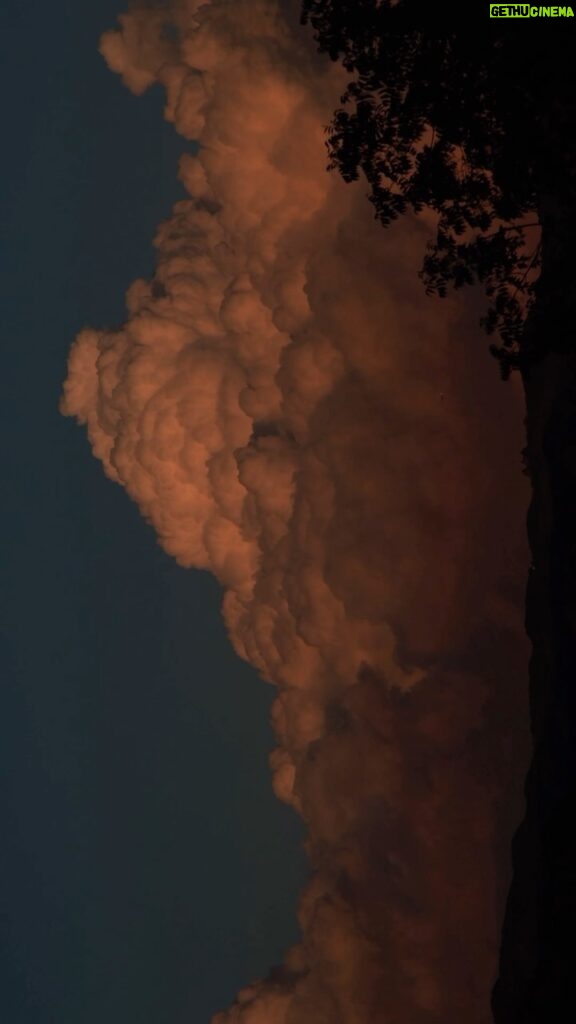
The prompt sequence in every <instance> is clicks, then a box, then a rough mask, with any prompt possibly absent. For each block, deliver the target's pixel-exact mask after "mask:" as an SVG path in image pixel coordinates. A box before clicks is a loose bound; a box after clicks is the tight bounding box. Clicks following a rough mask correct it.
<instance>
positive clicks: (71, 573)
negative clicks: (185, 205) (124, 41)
mask: <svg viewBox="0 0 576 1024" xmlns="http://www.w3.org/2000/svg"><path fill="white" fill-rule="evenodd" d="M120 2H121V0H82V2H81V3H78V0H67V2H60V3H57V4H56V5H51V4H47V3H46V2H45V0H33V2H29V3H26V4H22V3H21V0H6V2H5V3H4V4H3V6H2V15H1V29H2V43H3V56H2V61H1V63H0V76H1V77H2V95H3V97H4V100H5V104H4V109H5V113H4V126H3V127H4V131H3V136H4V139H7V140H8V147H7V151H5V152H4V156H3V160H2V192H3V211H2V225H1V231H0V238H1V242H0V245H1V259H2V282H3V301H2V321H3V331H2V335H3V350H2V351H3V357H2V386H3V397H2V402H1V405H0V415H1V416H2V421H3V422H2V439H3V466H4V473H3V475H4V488H3V501H2V508H1V525H2V531H3V534H4V538H5V545H4V547H5V563H6V565H7V570H5V573H4V581H3V586H2V595H1V596H2V614H1V625H2V650H1V659H2V664H1V672H2V680H1V685H0V772H1V775H0V800H1V809H2V840H1V843H0V923H1V929H2V934H1V936H0V942H1V948H2V953H1V958H0V1019H1V1020H2V1021H5V1022H6V1024H51V1022H54V1024H102V1022H103V1021H106V1022H107V1024H127V1022H129V1024H132V1022H137V1024H184V1022H186V1024H190V1021H191V1020H194V1021H197V1022H198V1024H201V1022H202V1021H207V1020H208V1018H209V1015H210V1014H211V1013H212V1012H214V1011H215V1010H216V1009H218V1008H223V1007H224V1006H226V1005H227V1004H228V1002H229V1001H230V1000H231V999H232V998H233V997H234V995H235V993H236V990H237V989H238V987H240V986H242V985H244V984H246V983H248V982H249V981H250V980H252V979H253V978H254V977H255V976H258V975H259V974H262V973H264V972H265V971H266V970H267V969H268V967H269V965H270V964H271V963H273V962H277V961H278V960H279V959H280V958H281V955H282V952H283V951H284V949H285V947H286V945H287V944H289V943H290V942H292V941H294V940H295V938H296V935H297V932H296V925H295V908H296V898H297V892H298V889H299V887H300V884H301V881H302V878H303V877H304V871H305V867H304V856H303V853H302V850H301V848H300V840H301V832H300V827H299V824H298V822H297V821H296V820H295V818H294V816H293V815H292V814H291V813H290V812H289V811H288V810H287V809H286V808H284V807H283V806H282V805H281V804H279V803H278V802H277V801H276V799H275V798H274V796H273V794H272V790H271V783H270V777H269V772H268V765H267V756H268V753H269V751H270V749H271V747H272V745H273V739H272V735H271V732H270V729H269V726H268V709H269V706H270V702H271V699H272V697H273V692H272V690H271V689H270V688H268V687H267V686H266V685H265V684H264V683H262V682H260V681H259V680H258V679H257V677H256V676H255V674H254V673H253V672H252V671H251V670H250V668H249V667H248V666H246V665H244V664H243V663H241V662H239V661H238V659H237V658H236V657H235V656H234V654H233V652H232V650H231V648H230V646H229V643H228V640H227V638H226V635H225V633H224V629H223V626H222V624H221V621H220V616H219V602H220V593H219V590H218V587H217V585H216V584H215V582H214V581H213V580H212V579H211V578H210V577H209V576H207V575H205V574H201V573H197V572H186V571H184V570H182V569H179V568H178V567H177V566H176V565H175V564H174V563H173V562H171V561H170V559H169V558H168V556H166V555H165V554H164V553H163V552H162V551H161V549H160V548H159V547H158V545H157V544H156V541H155V537H154V534H153V532H152V530H151V529H150V528H149V527H147V526H146V525H145V524H144V523H143V522H142V521H141V519H140V518H139V515H138V512H137V509H136V507H135V506H133V505H132V504H131V503H130V501H129V500H128V498H127V497H126V496H125V494H124V493H123V491H122V490H121V489H120V488H119V487H117V486H116V485H114V484H112V483H110V482H109V481H107V480H106V479H105V477H104V476H103V474H102V471H101V468H100V465H99V463H97V462H96V460H94V459H93V458H92V456H91V454H90V452H89V448H88V444H87V441H86V438H85V435H84V432H83V431H82V430H81V429H79V428H78V427H77V426H76V425H75V423H73V422H72V421H71V420H66V419H64V418H62V417H61V416H60V415H59V413H58V408H57V406H58V400H59V395H60V389H61V385H62V381H63V379H64V376H65V364H66V356H67V351H68V348H69V345H70V343H71V341H72V340H73V337H74V335H75V333H76V332H77V331H78V330H79V329H80V328H82V327H83V326H85V325H87V324H89V325H91V326H107V325H113V324H116V323H119V322H120V321H121V320H122V318H123V315H124V292H125V289H126V287H127V286H128V285H129V284H130V282H131V281H132V280H133V279H134V278H135V277H137V276H145V275H147V274H149V273H150V272H151V269H152V260H153V250H152V247H151V239H152V237H153V235H154V231H155V227H156V225H157V223H158V221H159V220H160V219H162V218H163V217H166V216H167V215H168V213H169V210H170V207H171V204H172V203H173V202H174V201H175V200H176V199H177V198H180V197H181V192H180V190H179V187H178V183H177V181H176V161H177V157H178V154H179V153H180V152H181V151H182V149H183V147H184V143H183V141H182V140H181V139H179V138H178V137H177V136H176V135H175V133H174V132H173V130H172V129H171V127H170V126H169V125H167V124H165V123H164V122H163V120H162V117H161V110H162V95H161V94H160V93H159V92H157V93H151V94H149V95H147V96H145V97H143V98H140V99H136V98H134V97H132V96H131V95H130V94H129V93H128V92H127V91H126V90H125V89H124V87H123V86H122V84H121V82H120V81H119V79H117V77H116V76H114V75H112V74H111V73H110V72H109V71H108V70H107V68H106V66H105V65H104V62H103V60H102V58H101V57H100V56H99V54H98V52H97V44H98V38H99V35H100V33H101V32H102V31H103V30H104V29H106V28H109V27H111V26H112V25H113V24H114V22H115V18H116V15H117V13H119V11H120V10H121V9H122V8H121V7H119V6H117V3H120Z"/></svg>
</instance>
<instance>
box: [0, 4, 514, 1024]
mask: <svg viewBox="0 0 576 1024" xmlns="http://www.w3.org/2000/svg"><path fill="white" fill-rule="evenodd" d="M297 10H298V4H297V3H295V2H292V0H285V2H283V3H278V2H276V0H212V2H211V3H208V4H205V5H203V6H201V7H200V8H199V4H198V3H197V2H196V0H173V2H168V3H165V4H162V5H161V10H160V9H159V8H155V7H154V5H152V4H150V3H148V2H142V3H140V4H135V5H134V8H133V10H132V13H131V14H130V16H129V17H126V18H124V20H123V21H122V25H121V32H120V33H108V34H107V35H106V36H105V38H104V41H103V44H102V52H103V55H104V57H105V58H106V62H107V63H108V65H109V68H110V69H111V70H108V69H107V68H106V65H105V62H104V61H103V60H102V57H101V56H99V55H98V53H97V45H98V38H99V36H100V34H101V32H102V31H103V30H105V29H110V28H113V27H114V24H115V19H116V15H117V14H118V13H119V11H118V9H117V8H115V7H113V6H112V5H110V7H109V8H108V7H106V8H104V7H103V5H102V4H98V12H97V13H96V5H94V13H93V15H92V16H90V14H89V11H88V9H86V8H84V10H83V11H82V13H79V12H78V11H77V10H75V9H74V8H72V5H70V10H64V9H63V8H61V7H60V8H59V10H58V13H56V14H54V13H53V12H51V14H50V18H48V15H47V14H46V13H45V12H44V10H43V8H42V7H40V6H39V7H38V11H37V12H35V14H34V13H32V11H30V9H28V10H27V12H26V15H22V14H20V13H18V8H17V7H16V6H15V5H14V9H13V11H12V15H11V20H10V28H11V31H12V32H13V34H14V39H15V42H14V45H13V47H11V52H12V53H13V54H14V55H15V57H14V60H15V67H14V69H12V71H11V70H10V68H9V67H7V66H5V67H4V68H3V73H4V74H8V82H7V84H6V85H5V94H7V95H9V94H10V92H9V90H11V91H14V87H13V85H11V84H10V83H12V82H15V81H17V82H19V83H21V91H16V95H15V100H14V110H13V111H12V113H11V116H13V118H14V127H13V134H14V137H15V143H14V152H17V153H18V154H19V157H18V160H15V162H14V166H13V168H12V169H11V173H13V181H12V182H11V194H12V198H11V202H10V203H9V204H8V215H9V229H10V230H9V233H8V235H7V238H8V252H9V253H10V264H9V265H10V268H11V269H10V270H9V273H7V274H6V275H5V276H6V277H7V278H9V281H8V285H9V287H8V294H9V295H10V302H11V306H10V307H8V310H9V312H8V315H9V332H8V336H9V337H10V339H11V342H12V346H13V347H12V348H11V352H12V353H13V355H12V356H11V363H10V366H9V368H8V369H9V373H11V374H13V378H14V379H13V380H12V379H10V381H9V387H8V397H9V398H11V401H12V406H9V405H8V401H6V402H5V403H4V412H5V414H7V416H8V426H7V427H6V429H5V436H10V437H11V438H14V439H15V440H14V441H13V442H12V445H11V449H10V459H11V460H12V461H11V462H10V463H9V468H10V480H11V486H10V488H9V489H8V490H9V502H10V501H12V502H13V505H10V504H9V502H8V503H7V504H6V506H5V512H4V514H5V515H8V516H9V523H8V531H7V532H9V534H10V536H12V537H13V538H14V539H13V542H12V544H11V545H10V556H11V558H12V559H13V563H12V566H13V567H12V569H11V575H10V581H9V582H10V587H9V591H8V595H9V600H8V607H7V608H6V610H5V614H4V622H5V623H6V624H7V629H6V636H7V658H8V662H9V666H8V667H9V671H7V672H6V675H7V676H9V678H10V685H9V686H8V687H7V688H6V689H5V690H4V691H3V694H2V700H3V701H6V702H7V707H6V709H5V710H4V714H3V721H2V728H3V729H5V730H6V739H5V742H4V744H3V752H2V756H3V757H4V758H5V769H4V772H3V781H4V780H5V783H6V784H5V786H4V790H3V793H5V794H6V799H7V811H6V816H7V820H9V821H10V826H9V829H8V833H9V837H10V840H9V843H8V845H7V847H5V849H4V851H3V856H5V857H7V858H8V864H7V866H6V868H5V871H4V875H3V878H4V879H5V880H6V881H5V882H4V885H5V889H6V892H5V896H4V903H5V904H6V906H7V910H8V913H7V914H6V922H7V928H8V936H7V946H8V948H9V949H10V950H11V959H10V960H8V961H7V962H6V963H5V965H4V968H3V969H4V970H6V971H7V975H8V976H7V979H6V985H5V990H6V991H7V992H8V993H9V999H11V1001H12V1002H11V1004H10V1013H9V1014H7V1017H8V1018H9V1019H11V1020H12V1019H13V1020H15V1021H16V1022H18V1024H19V1021H20V1020H22V1022H23V1024H24V1022H28V1021H34V1020H38V1021H41V1020H42V1021H45V1020H46V1019H47V1018H48V1019H50V1018H51V1017H53V1018H54V1019H55V1020H57V1021H58V1022H59V1024H60V1022H66V1021H68V1020H69V1021H70V1022H72V1021H75V1022H76V1021H78V1020H82V1021H89V1022H90V1021H91V1020H94V1021H96V1020H99V1021H101V1020H102V1019H106V1020H108V1021H112V1022H116V1021H118V1022H120V1021H122V1022H124V1021H126V1020H130V1021H132V1020H134V1021H147V1020H149V1021H150V1022H151V1024H152V1022H160V1021H162V1022H164V1021H166V1024H172V1022H173V1021H178V1022H179V1021H187V1020H209V1019H210V1015H211V1014H213V1013H214V1012H216V1011H221V1014H220V1015H219V1016H218V1017H217V1021H218V1024H328V1022H330V1024H373V1022H374V1021H375V1020H380V1019H383V1018H384V1015H385V1014H388V1015H391V1016H392V1017H393V1019H394V1020H395V1021H396V1022H397V1024H437V1022H440V1021H441V1022H442V1024H461V1021H462V1020H464V1019H465V1020H466V1021H468V1022H469V1024H485V1022H486V1021H487V1020H488V1019H489V1011H488V1000H489V987H490V983H491V980H492V979H493V976H494V972H495V965H496V954H497V947H498V938H499V935H498V933H499V924H500V916H501V912H502V906H503V898H504V895H505V892H506V885H507V881H508V864H509V855H508V850H509V842H510V837H511V833H512V830H513V828H514V826H515V824H516V823H517V816H518V811H519V806H520V803H519V801H520V796H521V786H522V781H523V774H524V769H525V763H524V761H523V760H522V758H521V757H519V755H518V751H519V750H520V749H522V745H523V744H525V741H526V711H527V708H526V706H525V702H524V698H523V696H519V695H523V694H524V693H525V677H526V642H525V639H524V637H523V635H522V630H521V624H522V618H521V606H522V598H523V587H524V579H525V569H526V557H527V556H526V544H525V540H524V537H523V536H519V535H518V523H519V522H522V516H523V510H524V508H525V504H526V500H527V486H526V481H525V480H524V479H523V478H522V477H521V475H520V449H521V447H522V431H521V412H520V410H521V406H520V402H519V395H518V394H517V393H516V392H515V391H514V385H510V386H509V387H507V388H504V387H503V386H502V384H501V383H500V381H499V380H498V377H497V373H496V372H495V367H494V364H493V361H491V360H490V358H489V357H488V355H487V351H486V342H485V339H483V338H481V337H479V336H478V332H477V331H476V329H475V327H474V324H475V319H476V317H475V314H474V311H473V310H472V309H471V307H472V305H473V300H469V305H468V307H465V306H463V305H462V304H461V303H458V302H455V301H453V300H449V301H447V302H445V303H443V304H442V303H440V304H439V303H438V302H433V301H432V300H427V299H426V298H425V296H424V294H423V291H422V289H421V285H420V283H419V282H418V281H417V279H416V270H417V267H418V264H419V261H420V258H421V252H422V246H423V244H424V243H425V240H426V237H427V230H428V228H427V225H426V224H425V223H422V222H406V223H404V224H402V225H397V226H395V228H394V229H393V230H392V231H390V232H383V231H382V229H381V228H380V227H379V226H378V225H376V224H375V223H374V221H373V219H372V216H371V211H370V208H369V206H368V204H367V202H366V199H365V196H364V194H363V189H362V185H361V184H360V183H359V184H358V187H356V186H353V187H347V186H345V185H344V184H343V183H342V182H341V181H340V180H339V179H338V178H337V177H336V176H328V175H327V174H326V172H325V163H326V157H325V153H324V150H323V146H322V138H323V136H322V127H323V125H324V124H325V123H326V121H327V119H328V117H329V115H330V113H331V110H332V108H333V106H334V104H335V103H336V102H337V99H338V95H339V94H340V92H341V91H342V90H341V86H342V74H341V72H340V71H339V70H338V69H337V68H335V67H333V66H332V65H330V64H329V63H328V62H326V61H325V60H324V59H321V58H318V57H317V56H316V55H315V54H314V51H313V48H312V47H311V46H310V40H309V37H308V36H307V35H306V33H303V32H302V31H301V30H300V29H299V27H298V25H297V17H295V15H296V14H297ZM5 17H6V18H7V17H8V16H7V15H5ZM24 18H25V20H26V24H23V23H22V19H24ZM44 20H45V21H46V24H44ZM26 33H29V34H30V37H31V39H32V40H33V42H31V43H30V47H29V48H28V51H27V55H28V59H29V62H30V67H31V69H33V70H32V71H31V72H30V75H27V76H24V77H23V76H22V75H21V59H20V57H19V47H21V39H22V36H23V34H26ZM33 47H37V52H34V50H33ZM56 54H59V55H60V56H59V57H58V58H57V57H56ZM112 71H116V72H118V73H119V75H120V76H121V77H122V78H123V83H122V82H121V81H120V77H119V76H118V75H114V74H112ZM32 75H33V76H34V77H32ZM159 83H160V84H161V86H162V89H163V90H165V92H166V97H167V103H166V109H165V114H166V116H167V118H168V119H169V120H171V121H173V122H174V123H175V126H176V128H177V130H178V132H179V133H180V136H178V135H176V133H175V132H174V129H173V128H172V126H170V125H167V124H166V123H165V122H164V121H163V119H162V114H163V106H164V102H163V98H162V93H161V91H160V89H159V88H158V84H159ZM150 87H152V88H151V90H150ZM147 89H148V90H150V91H146V90H147ZM26 90H29V91H28V92H27V91H26ZM133 94H138V95H133ZM141 94H144V95H141ZM198 144H199V147H200V148H198ZM185 150H186V151H187V155H186V156H185V158H184V159H183V160H182V161H181V162H180V165H179V168H178V157H179V154H180V153H182V152H184V151H185ZM177 173H179V176H180V181H181V184H178V182H177ZM174 203H177V205H176V207H175V209H174V212H173V214H172V215H171V216H170V217H169V215H170V209H171V206H172V204H174ZM168 218H169V219H168ZM159 222H162V224H161V226H160V228H158V224H159ZM153 238H155V246H156V253H154V251H153V250H152V245H151V243H152V239H153ZM155 261H156V262H155ZM11 275H12V276H11ZM152 275H154V276H153V277H152ZM128 288H129V291H128V298H127V305H128V314H126V312H125V305H124V294H125V292H126V290H127V289H128ZM75 336H76V340H75V341H74V344H73V346H72V349H71V350H70V345H71V343H72V341H73V339H74V337H75ZM69 350H70V356H69V361H68V367H67V369H66V355H67V353H68V351H69ZM6 376H7V375H6ZM64 382H65V384H64ZM63 384H64V397H63V402H62V406H61V411H62V412H64V413H65V414H66V415H67V416H68V417H76V419H77V420H78V421H79V422H80V423H81V424H85V425H86V426H87V433H88V438H89V441H90V444H91V445H92V449H93V453H94V455H96V457H97V459H98V460H99V462H100V463H101V465H100V464H99V462H98V461H96V460H95V459H93V458H92V457H91V456H90V453H89V448H88V444H87V442H86V436H85V431H84V430H78V428H77V427H76V426H75V424H74V423H73V420H72V419H65V418H64V417H60V416H59V415H58V411H57V402H58V396H59V393H60V391H61V389H62V385H63ZM22 396H24V400H23V398H22ZM15 427H16V429H15ZM102 468H104V471H105V473H103V472H102ZM105 474H106V475H107V476H108V477H111V478H112V479H113V480H115V481H117V482H118V483H121V484H122V485H123V488H124V489H125V491H127V492H128V494H129V495H130V497H131V498H132V499H133V501H134V502H135V503H136V504H137V505H138V506H139V509H140V512H141V513H142V515H143V516H144V517H145V518H146V519H148V520H149V522H150V523H151V524H152V526H153V527H154V529H155V530H156V533H157V535H158V537H159V539H160V542H161V545H162V548H163V549H164V550H162V549H161V548H160V547H159V546H158V545H157V544H156V542H155V537H154V533H153V531H152V529H151V528H150V526H146V525H144V522H143V519H141V518H140V516H139V514H138V509H137V508H136V504H133V503H132V502H129V501H128V499H127V497H126V494H125V493H123V491H122V489H121V488H120V487H118V486H117V484H112V483H110V482H109V481H108V480H106V476H105ZM169 556H172V557H169ZM198 570H202V571H200V572H199V571H198ZM206 570H209V573H210V574H212V575H209V574H208V573H207V572H206ZM214 577H215V579H216V580H217V581H218V583H219V584H220V585H221V586H222V588H223V593H224V595H225V597H224V604H223V617H224V622H225V625H226V630H227V633H228V636H227V635H226V631H225V629H224V625H223V624H222V622H221V616H220V601H221V593H222V592H221V591H220V590H219V587H218V584H217V583H216V582H215V579H214ZM233 648H234V649H235V650H236V652H237V653H238V654H239V655H241V657H242V658H243V659H245V660H244V661H242V662H241V661H239V660H238V658H237V657H236V656H235V655H234V654H233ZM246 662H249V663H251V665H253V666H254V667H255V668H256V669H257V670H258V672H259V673H260V675H261V676H263V677H265V678H266V679H268V680H269V682H272V683H274V684H275V686H276V687H277V688H278V693H277V697H276V699H275V701H274V704H273V706H272V708H271V698H272V693H273V691H272V690H271V688H270V687H266V686H264V684H263V683H262V682H261V681H260V680H258V678H257V676H256V674H255V672H254V671H253V670H252V669H250V668H249V667H248V665H247V664H246ZM270 710H271V713H272V718H273V722H274V729H275V734H276V741H275V743H276V749H275V752H274V754H273V757H272V760H271V768H272V771H273V785H274V790H275V793H276V795H277V796H278V797H279V798H280V800H278V801H277V800H276V799H275V798H274V797H273V796H272V779H271V778H270V773H269V766H268V763H267V757H268V753H269V751H270V750H271V748H272V746H273V744H274V741H273V737H272V733H271V731H270V730H269V727H268V724H267V720H268V717H269V714H270ZM524 751H525V747H524ZM280 801H283V802H284V803H285V804H290V805H292V808H294V809H295V810H296V811H297V812H298V813H299V814H300V815H301V817H302V818H303V819H304V822H305V826H306V833H307V850H308V855H309V860H310V863H311V866H312V868H313V877H312V879H311V881H310V882H309V883H308V884H307V885H306V886H305V887H304V890H303V894H302V896H301V897H300V899H299V898H298V891H299V890H300V889H301V888H302V886H303V885H304V882H305V878H306V866H305V863H304V859H303V855H302V852H301V851H300V848H299V842H300V837H301V830H300V826H299V825H298V823H297V821H296V819H295V817H294V814H293V811H292V810H290V811H288V810H287V809H286V808H285V807H284V806H283V804H282V803H281V802H280ZM297 905H298V911H299V920H300V923H301V925H302V929H303V936H302V941H301V942H299V943H298V944H297V945H296V946H294V945H292V944H293V943H295V942H296V940H297V938H298V936H297V931H296V928H295V912H296V908H297ZM463 935H474V937H475V943H474V947H472V946H471V945H468V944H466V943H463V942H462V936H463ZM289 947H290V948H289ZM287 950H288V952H286V951H287ZM284 955H285V959H284V962H283V966H282V967H281V968H278V969H277V970H276V971H274V972H273V973H272V974H271V975H270V976H269V977H268V979H267V980H263V981H260V982H258V983H257V984H255V985H253V986H252V987H250V988H246V987H245V986H248V985H250V983H252V982H255V981H256V980H257V979H262V978H265V976H266V974H267V971H268V969H269V968H270V967H271V966H272V965H274V964H279V963H280V962H281V961H282V958H283V956H284ZM239 989H240V990H241V991H240V994H239V995H238V999H237V1001H236V1002H235V1003H234V1004H233V1006H232V1009H230V1010H227V1009H226V1007H228V1006H230V1004H231V1003H233V1001H234V998H235V996H236V993H237V992H238V990H239ZM34 1014H35V1015H36V1016H34ZM384 1019H385V1018H384Z"/></svg>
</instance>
